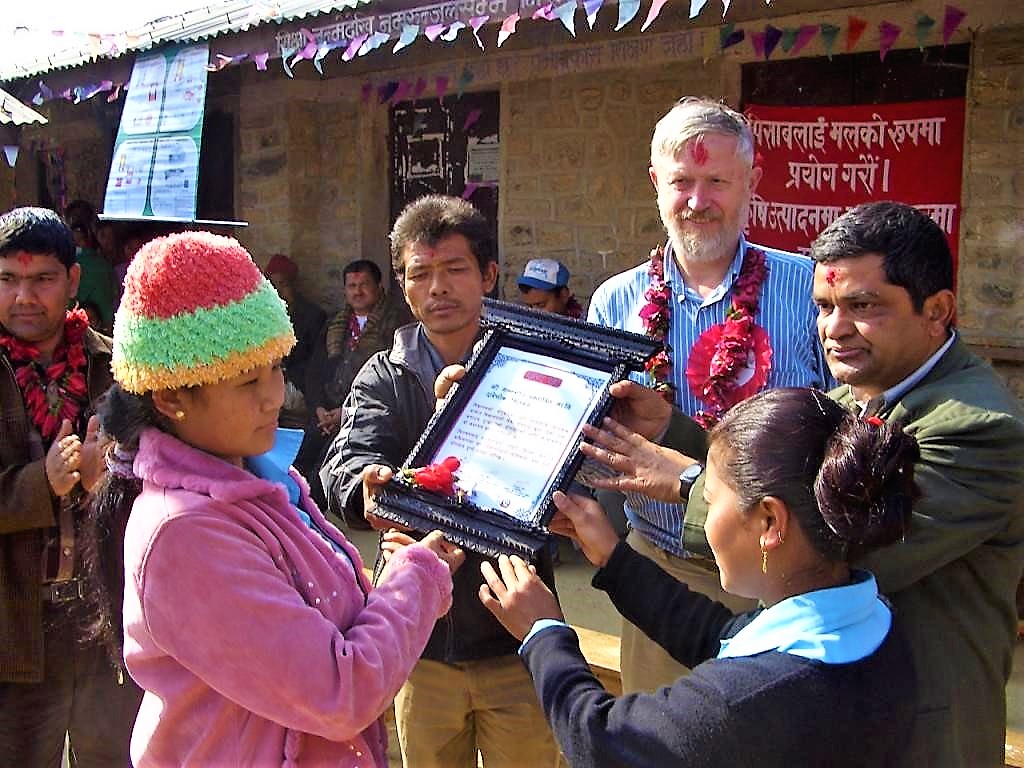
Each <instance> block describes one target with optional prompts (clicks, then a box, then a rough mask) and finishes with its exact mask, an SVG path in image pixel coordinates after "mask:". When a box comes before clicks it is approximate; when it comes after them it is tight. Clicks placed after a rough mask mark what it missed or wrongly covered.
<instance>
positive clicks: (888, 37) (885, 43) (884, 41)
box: [878, 21, 903, 61]
mask: <svg viewBox="0 0 1024 768" xmlns="http://www.w3.org/2000/svg"><path fill="white" fill-rule="evenodd" d="M902 31H903V28H902V27H900V26H899V25H898V24H893V23H892V22H890V21H883V22H881V23H880V24H879V25H878V58H879V59H880V60H882V61H885V57H886V55H887V54H888V53H889V51H890V50H892V47H893V45H894V44H895V43H896V40H897V38H899V36H900V32H902Z"/></svg>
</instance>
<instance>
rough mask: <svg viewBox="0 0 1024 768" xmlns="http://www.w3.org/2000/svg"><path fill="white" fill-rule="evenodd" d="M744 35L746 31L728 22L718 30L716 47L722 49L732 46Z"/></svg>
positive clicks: (740, 40) (739, 41)
mask: <svg viewBox="0 0 1024 768" xmlns="http://www.w3.org/2000/svg"><path fill="white" fill-rule="evenodd" d="M745 37H746V32H744V31H743V30H742V29H736V25H735V24H733V23H731V22H730V23H729V24H725V25H724V26H722V28H721V29H720V30H719V31H718V47H719V48H721V49H722V50H723V51H724V50H725V49H726V48H732V47H733V46H734V45H736V44H738V43H742V42H743V39H744V38H745Z"/></svg>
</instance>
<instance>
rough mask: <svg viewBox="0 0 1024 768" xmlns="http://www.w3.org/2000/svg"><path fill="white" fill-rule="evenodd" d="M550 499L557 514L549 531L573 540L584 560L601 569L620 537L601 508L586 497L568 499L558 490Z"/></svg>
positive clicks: (575, 496)
mask: <svg viewBox="0 0 1024 768" xmlns="http://www.w3.org/2000/svg"><path fill="white" fill-rule="evenodd" d="M552 500H553V501H554V502H555V507H557V509H558V512H556V513H555V516H554V517H553V518H551V522H550V523H548V530H550V531H551V532H552V533H560V534H561V535H563V536H568V537H569V538H570V539H573V540H574V541H576V542H577V543H578V544H579V545H580V550H582V552H583V554H584V556H585V557H586V558H587V560H589V561H590V562H591V563H593V564H594V565H596V566H597V567H598V568H603V567H604V566H605V564H606V563H607V562H608V558H609V557H611V556H612V552H613V551H614V549H615V547H616V546H618V544H619V534H618V533H617V532H616V531H615V528H613V527H612V524H611V522H609V520H608V516H607V515H606V514H605V513H604V510H603V509H602V508H601V505H600V504H598V503H597V501H595V500H594V499H591V498H589V497H587V496H579V495H576V494H573V495H572V496H568V495H566V494H564V493H562V492H561V491H555V494H554V496H552Z"/></svg>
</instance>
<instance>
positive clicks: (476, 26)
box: [469, 16, 491, 51]
mask: <svg viewBox="0 0 1024 768" xmlns="http://www.w3.org/2000/svg"><path fill="white" fill-rule="evenodd" d="M490 18H491V17H490V16H474V17H473V18H471V19H470V20H469V28H470V29H472V30H473V39H475V40H476V44H477V45H478V46H480V50H481V51H482V50H483V49H484V41H483V40H481V39H480V28H481V27H482V26H483V25H484V24H486V23H487V22H488V21H489V20H490Z"/></svg>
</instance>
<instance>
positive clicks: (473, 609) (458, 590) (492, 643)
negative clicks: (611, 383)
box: [320, 323, 555, 663]
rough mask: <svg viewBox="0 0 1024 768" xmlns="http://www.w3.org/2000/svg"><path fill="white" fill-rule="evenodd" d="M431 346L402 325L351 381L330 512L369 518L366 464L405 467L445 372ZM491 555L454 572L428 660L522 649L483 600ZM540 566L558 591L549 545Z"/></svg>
mask: <svg viewBox="0 0 1024 768" xmlns="http://www.w3.org/2000/svg"><path fill="white" fill-rule="evenodd" d="M428 343H429V342H427V340H426V337H425V335H424V334H423V333H422V332H421V331H420V324H419V323H412V324H410V325H406V326H403V327H402V328H399V329H398V331H397V332H396V333H395V340H394V344H393V345H392V347H391V349H390V350H389V351H384V352H378V353H377V354H376V355H374V356H373V357H371V358H370V360H369V361H368V362H367V363H366V365H365V366H363V368H362V370H360V371H359V374H358V375H357V376H356V378H355V381H354V382H352V389H351V390H350V392H349V396H348V398H347V399H346V401H345V418H344V420H343V421H342V424H341V429H340V430H339V432H338V435H337V437H336V438H335V439H334V443H333V444H332V445H331V447H330V449H329V450H328V452H327V458H326V461H325V463H324V466H323V469H322V470H321V471H320V479H321V481H322V482H323V486H324V490H325V492H326V494H327V504H328V510H329V511H330V512H332V513H334V514H336V515H338V516H340V517H343V518H345V520H346V521H349V522H350V523H353V524H356V525H358V524H360V523H363V522H364V520H363V493H362V481H361V479H360V474H361V472H362V470H363V468H364V467H366V466H367V465H369V464H387V465H389V466H392V467H399V466H401V464H402V462H404V461H405V459H406V457H407V456H408V455H409V452H410V451H411V450H412V448H413V446H414V445H415V444H416V441H417V440H419V437H420V434H421V433H422V432H423V428H424V427H425V426H426V424H427V422H428V421H429V420H430V416H431V415H432V414H433V412H434V403H435V400H434V379H435V378H436V377H437V374H438V373H439V372H440V369H439V368H438V367H437V366H436V365H435V364H434V362H433V360H432V359H431V354H430V352H429V351H428V349H427V347H426V346H425V345H426V344H428ZM484 559H485V558H484V557H483V556H482V555H479V554H476V553H474V552H467V553H466V562H465V563H463V564H462V567H461V568H459V570H458V571H456V573H455V577H454V588H453V594H452V608H451V610H450V611H449V612H448V613H447V615H445V616H444V617H443V618H442V619H441V620H440V621H438V622H437V625H436V626H435V627H434V632H433V634H431V636H430V640H429V642H428V643H427V647H426V649H425V650H424V652H423V656H422V657H423V658H425V659H432V660H434V661H444V662H449V663H451V662H458V661H469V660H472V659H486V658H493V657H496V656H504V655H507V654H510V653H515V652H516V650H517V648H518V647H519V641H518V640H516V639H515V638H514V637H513V636H512V635H510V634H509V633H508V632H507V631H506V630H505V628H504V627H502V626H501V624H500V623H499V622H498V620H497V619H495V618H494V616H493V615H492V614H491V612H490V611H488V610H487V609H486V608H485V607H484V606H483V604H482V603H481V602H480V597H479V594H478V593H479V590H480V585H481V584H483V576H481V575H480V563H482V562H483V561H484ZM536 565H537V571H538V573H539V574H540V576H541V578H542V579H544V582H545V583H546V584H547V585H548V587H550V588H551V590H552V591H554V588H555V578H554V569H553V567H552V563H551V559H550V555H549V554H548V553H547V551H546V550H545V552H544V554H543V555H542V556H541V560H540V561H539V562H538V563H537V564H536ZM495 567H497V566H495Z"/></svg>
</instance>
